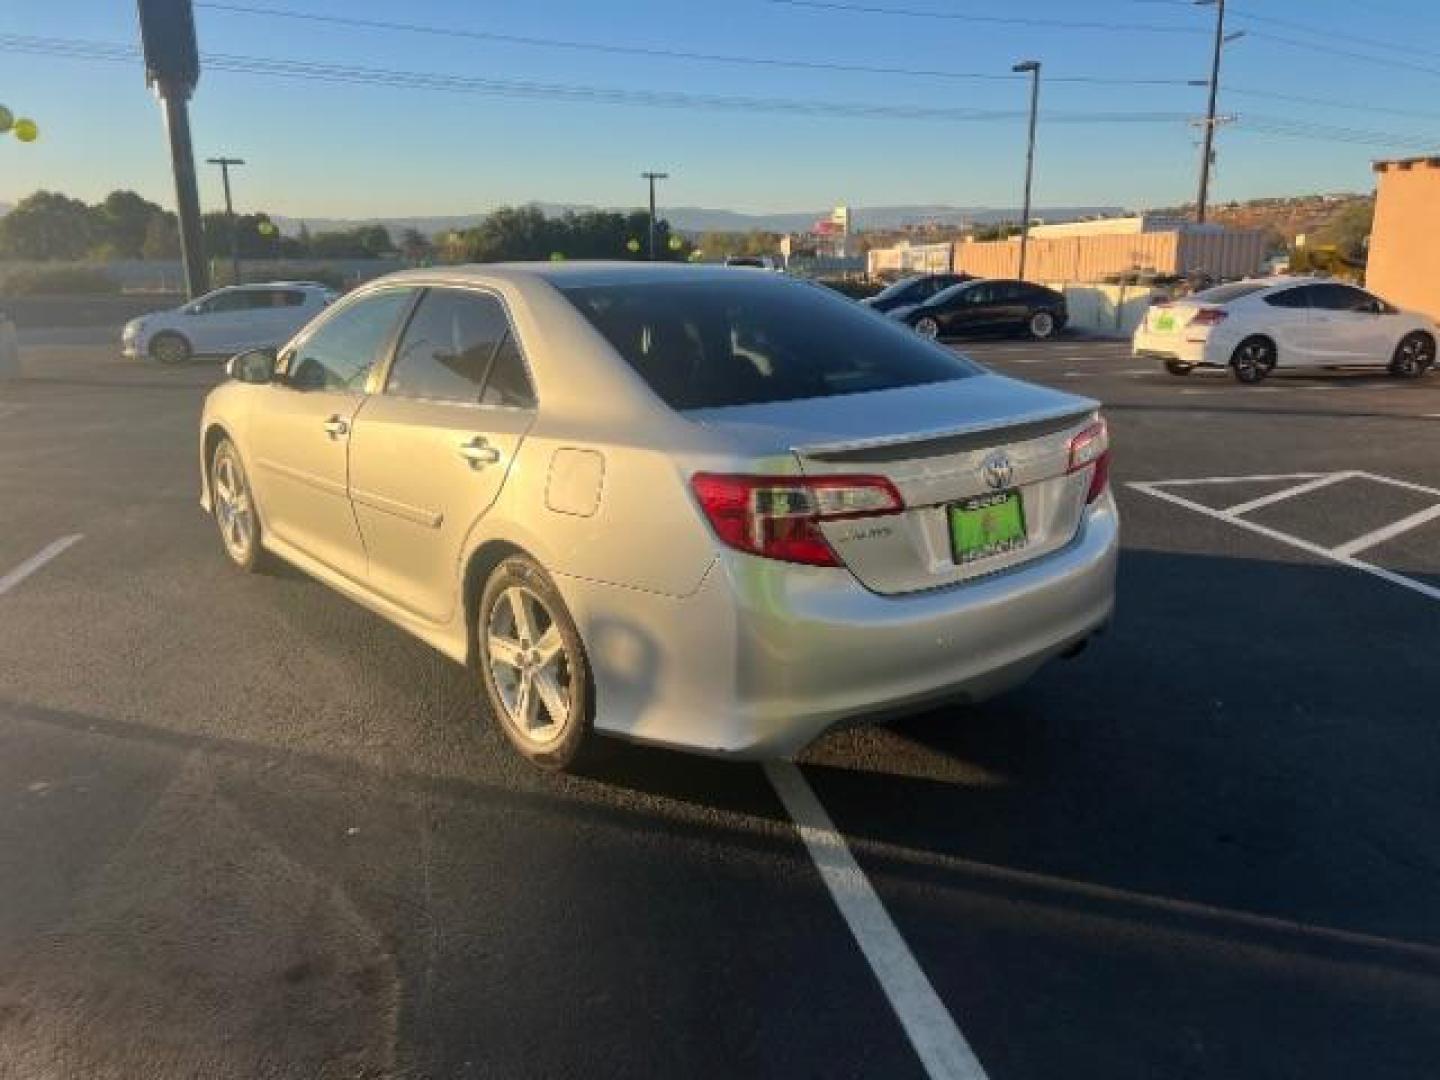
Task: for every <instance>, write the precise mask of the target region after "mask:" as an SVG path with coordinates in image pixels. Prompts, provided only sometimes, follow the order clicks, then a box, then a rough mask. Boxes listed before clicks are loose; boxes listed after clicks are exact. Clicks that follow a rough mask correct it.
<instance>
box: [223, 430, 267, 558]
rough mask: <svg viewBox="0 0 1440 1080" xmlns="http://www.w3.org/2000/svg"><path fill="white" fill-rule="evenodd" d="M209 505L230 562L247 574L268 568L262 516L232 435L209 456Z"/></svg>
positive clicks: (224, 439)
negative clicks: (256, 506) (262, 533)
mask: <svg viewBox="0 0 1440 1080" xmlns="http://www.w3.org/2000/svg"><path fill="white" fill-rule="evenodd" d="M210 504H211V507H212V509H213V511H214V514H215V523H216V524H217V525H218V526H219V527H220V542H221V543H222V544H223V545H224V546H225V554H226V555H228V556H229V557H230V561H231V562H232V563H234V564H235V565H236V566H238V567H239V568H240V569H241V570H243V571H245V573H247V574H254V573H257V572H259V571H261V570H263V569H265V565H266V558H265V549H264V548H263V547H261V546H260V515H259V513H257V511H256V509H255V496H254V495H253V494H252V492H251V491H250V481H249V479H248V478H247V477H246V475H245V465H244V463H243V462H241V460H240V452H239V451H238V450H237V449H236V448H235V444H234V443H233V442H231V441H230V440H229V438H223V439H221V440H220V442H219V443H218V444H216V446H215V453H214V454H213V455H211V458H210Z"/></svg>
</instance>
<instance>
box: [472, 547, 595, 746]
mask: <svg viewBox="0 0 1440 1080" xmlns="http://www.w3.org/2000/svg"><path fill="white" fill-rule="evenodd" d="M475 626H476V629H475V633H476V639H475V643H476V648H475V656H476V658H477V661H478V666H479V668H480V681H481V685H482V686H483V687H484V689H485V697H486V699H487V701H488V702H489V705H490V712H491V715H492V716H494V718H495V722H496V724H497V725H498V726H499V728H500V730H501V731H502V732H503V733H504V735H505V737H506V738H507V739H508V740H509V741H510V745H511V746H513V747H515V749H516V750H518V751H519V752H520V754H521V755H523V756H524V757H526V758H527V759H529V760H530V761H531V762H533V763H534V764H536V765H538V766H540V767H541V768H542V769H549V770H552V771H557V772H558V771H566V770H571V769H574V768H575V767H576V766H577V765H578V764H579V763H580V761H581V758H582V754H584V753H586V752H587V751H589V750H590V749H591V744H592V743H593V742H594V741H595V736H594V734H593V732H592V727H593V721H594V716H593V702H592V699H591V690H590V687H591V682H590V665H589V661H588V660H587V659H586V656H585V647H584V643H583V642H582V641H581V640H580V632H579V630H578V629H576V627H575V621H574V620H573V619H572V618H571V617H570V612H569V611H568V610H567V609H566V607H565V602H564V601H563V600H562V599H561V598H560V593H559V592H558V591H557V590H556V588H555V586H554V584H552V583H551V581H550V578H549V577H548V576H547V575H546V573H545V571H544V570H543V569H541V567H540V565H539V564H538V563H536V562H535V561H534V560H533V559H530V558H528V557H527V556H524V555H515V556H511V557H510V558H508V559H505V560H504V561H503V562H501V563H500V565H499V566H497V567H496V568H495V570H494V572H493V573H492V574H491V575H490V578H489V580H488V581H486V582H485V588H484V591H483V592H482V593H481V595H480V604H479V607H478V610H477V612H476V623H475Z"/></svg>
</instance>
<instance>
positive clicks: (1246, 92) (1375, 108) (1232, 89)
mask: <svg viewBox="0 0 1440 1080" xmlns="http://www.w3.org/2000/svg"><path fill="white" fill-rule="evenodd" d="M1225 93H1227V94H1229V95H1231V96H1232V97H1233V96H1239V97H1250V98H1265V99H1268V100H1270V101H1288V102H1291V103H1293V104H1296V105H1318V106H1320V107H1322V108H1326V109H1345V110H1347V111H1350V112H1368V113H1377V114H1384V115H1387V116H1405V117H1412V118H1415V119H1419V120H1440V112H1427V111H1425V110H1424V109H1399V108H1394V107H1391V106H1388V105H1363V104H1359V103H1357V102H1354V101H1342V100H1340V99H1339V98H1323V97H1310V96H1308V95H1305V94H1283V93H1279V92H1277V91H1274V90H1254V89H1251V88H1248V87H1240V86H1230V85H1229V84H1226V86H1225Z"/></svg>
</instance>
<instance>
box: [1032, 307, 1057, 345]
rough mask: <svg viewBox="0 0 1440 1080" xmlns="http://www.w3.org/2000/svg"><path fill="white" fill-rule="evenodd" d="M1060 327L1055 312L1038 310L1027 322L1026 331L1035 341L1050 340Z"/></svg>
mask: <svg viewBox="0 0 1440 1080" xmlns="http://www.w3.org/2000/svg"><path fill="white" fill-rule="evenodd" d="M1059 329H1060V323H1059V321H1058V320H1057V319H1056V318H1055V315H1054V313H1053V312H1049V311H1036V312H1034V313H1032V314H1031V316H1030V319H1029V321H1028V322H1026V324H1025V332H1026V333H1027V334H1029V335H1030V337H1031V338H1032V339H1033V340H1035V341H1048V340H1049V339H1050V338H1052V337H1054V336H1055V334H1056V332H1057V331H1058V330H1059Z"/></svg>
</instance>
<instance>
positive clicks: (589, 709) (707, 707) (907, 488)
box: [200, 263, 1119, 768]
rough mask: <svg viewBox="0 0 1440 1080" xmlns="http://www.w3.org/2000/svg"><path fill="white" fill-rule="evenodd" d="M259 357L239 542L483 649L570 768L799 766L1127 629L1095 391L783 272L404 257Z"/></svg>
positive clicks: (207, 459)
mask: <svg viewBox="0 0 1440 1080" xmlns="http://www.w3.org/2000/svg"><path fill="white" fill-rule="evenodd" d="M230 373H231V375H232V376H233V378H232V379H231V381H229V382H227V383H225V384H223V385H222V386H220V387H218V388H217V389H216V390H214V391H213V392H212V393H211V394H210V397H209V399H208V400H207V402H206V405H205V412H204V417H203V420H202V423H201V431H200V435H201V446H200V450H201V463H202V467H203V476H204V490H203V495H202V501H203V502H204V504H205V506H206V507H207V508H210V509H211V510H213V512H214V514H215V517H216V519H217V521H218V523H219V527H220V534H221V539H222V540H223V542H224V547H225V551H226V552H227V553H228V554H229V557H230V558H231V559H232V560H233V561H234V562H235V563H236V564H237V565H239V566H240V567H242V568H244V569H255V568H257V567H259V566H260V565H261V564H262V563H263V562H264V560H265V559H266V558H268V557H271V556H279V557H280V558H282V559H284V560H286V561H288V562H290V563H293V564H295V565H296V566H298V567H300V568H301V569H303V570H305V571H307V572H309V573H310V574H312V575H314V576H315V577H317V578H319V579H321V580H322V581H324V582H326V583H327V584H330V585H332V586H333V587H334V588H336V589H337V590H339V591H340V592H342V593H344V594H345V595H347V596H349V597H351V598H353V599H355V600H357V601H359V602H360V603H362V604H365V605H367V606H369V607H370V608H372V609H374V610H375V611H377V612H379V613H380V614H382V615H384V616H385V617H387V618H389V619H391V620H393V621H394V622H395V623H398V624H399V625H400V626H402V627H404V628H405V629H407V630H409V631H410V632H412V633H414V634H415V635H417V636H418V637H420V638H422V639H424V640H425V641H427V642H429V643H431V644H432V645H434V646H435V647H436V648H438V649H439V650H441V651H442V652H444V653H446V654H447V655H449V656H451V657H453V658H454V659H455V660H457V661H461V662H464V663H468V664H470V665H472V666H473V669H474V670H475V672H476V674H477V677H478V678H479V679H480V680H481V683H482V685H483V687H484V690H485V693H486V695H487V697H488V699H489V702H490V705H491V707H492V711H493V713H494V715H495V717H496V719H497V720H498V722H499V725H500V727H501V728H502V730H503V731H504V732H505V734H506V735H507V736H508V737H509V739H510V741H511V742H512V743H513V744H514V745H515V746H516V747H517V748H518V749H519V750H520V751H521V752H522V753H523V754H525V755H527V756H528V757H530V758H531V759H533V760H534V761H536V762H538V763H540V764H542V765H546V766H549V767H555V768H560V767H565V766H568V765H571V764H572V763H573V762H575V760H576V758H577V755H578V754H579V753H580V751H581V750H582V747H584V746H585V745H586V743H587V740H588V739H589V738H590V737H591V735H592V732H596V731H598V732H603V733H607V734H614V735H620V736H624V737H627V738H630V739H636V740H641V741H645V742H652V743H660V744H664V745H667V746H676V747H684V748H687V749H692V750H699V751H704V752H710V753H717V754H733V755H748V756H778V755H785V754H789V753H792V752H794V751H795V750H797V749H799V748H800V747H802V746H804V745H805V744H806V743H807V742H809V741H811V740H813V739H814V738H815V737H816V736H818V735H819V734H821V733H822V732H824V731H825V730H826V729H827V728H829V727H831V726H833V725H835V724H837V723H839V722H842V721H848V720H851V719H853V718H863V717H870V716H877V715H881V714H888V713H893V712H897V711H900V710H903V709H907V708H913V707H917V706H921V705H924V704H926V703H930V702H934V701H938V700H949V699H958V700H970V701H974V700H979V699H982V698H984V697H987V696H989V695H992V694H995V693H997V692H999V691H1001V690H1004V689H1006V688H1007V687H1011V686H1014V685H1015V684H1017V683H1018V682H1020V681H1021V680H1023V679H1025V678H1026V677H1028V676H1029V675H1030V674H1032V673H1033V672H1034V671H1035V670H1036V669H1037V668H1039V667H1040V666H1041V665H1042V664H1043V663H1044V662H1045V661H1047V660H1049V659H1050V658H1052V657H1055V656H1058V655H1061V654H1064V653H1068V652H1072V651H1075V650H1077V649H1078V648H1079V646H1081V645H1083V644H1084V643H1085V642H1086V640H1087V639H1088V638H1089V637H1090V636H1091V635H1093V634H1095V633H1096V632H1097V631H1099V630H1100V629H1101V628H1102V627H1103V626H1104V625H1105V624H1106V622H1107V621H1108V619H1109V618H1110V613H1111V608H1112V604H1113V595H1114V579H1115V564H1116V553H1117V549H1118V536H1119V522H1118V519H1117V515H1116V509H1115V504H1114V501H1113V499H1112V497H1111V495H1110V491H1109V485H1108V464H1109V447H1108V436H1107V433H1106V428H1105V423H1104V421H1103V420H1102V419H1101V418H1100V417H1099V415H1098V413H1097V411H1096V405H1095V403H1094V402H1093V401H1088V400H1085V399H1083V398H1078V397H1073V396H1071V395H1068V394H1063V393H1059V392H1056V391H1052V390H1047V389H1042V388H1039V387H1035V386H1031V385H1028V384H1025V383H1021V382H1016V381H1014V380H1011V379H1007V378H1002V377H1000V376H998V375H994V374H991V373H989V372H988V371H986V370H985V369H983V368H981V367H979V366H978V365H976V364H974V363H972V362H970V361H968V360H966V359H964V358H962V357H959V356H957V355H956V354H954V353H952V352H950V351H949V350H947V349H945V348H943V347H941V346H939V345H936V344H934V343H933V342H929V341H925V340H922V339H921V338H919V337H918V336H916V335H915V334H914V333H912V332H911V331H909V330H908V329H906V328H905V327H903V326H900V325H898V324H896V323H894V322H893V321H892V320H889V319H886V318H885V317H884V316H882V315H879V314H877V313H875V312H871V311H867V310H866V309H864V308H862V307H860V306H859V305H857V304H852V303H850V302H849V301H848V300H846V299H844V298H843V297H841V296H839V295H838V294H834V293H831V292H830V291H829V290H826V289H822V288H817V287H815V286H813V285H809V284H806V283H804V282H799V281H793V280H789V279H787V278H785V277H783V276H780V275H771V274H755V275H749V274H736V273H735V272H734V271H733V270H726V269H725V268H723V267H699V266H696V267H685V266H673V265H663V264H658V265H656V264H651V265H646V264H638V263H627V264H604V263H589V264H586V263H571V264H541V265H508V266H507V265H494V266H470V267H455V268H436V269H430V270H417V271H409V272H405V273H400V274H395V275H392V276H390V277H387V278H383V279H380V280H378V281H375V282H372V283H370V284H369V285H367V286H365V287H363V288H361V289H359V290H357V291H356V292H354V293H352V294H350V295H349V296H348V297H346V298H345V299H344V300H342V301H340V302H339V303H337V304H335V305H334V306H333V307H331V308H330V309H328V310H327V311H326V312H325V313H324V314H323V315H322V316H321V317H320V318H319V319H317V320H316V321H315V322H314V323H312V324H311V325H310V326H308V327H306V328H305V330H303V331H302V332H301V333H300V335H299V336H298V337H297V338H296V339H295V340H293V341H291V342H290V343H289V344H288V345H286V346H285V347H284V348H283V349H282V350H280V351H279V354H278V357H277V356H276V355H275V354H274V353H271V352H267V351H256V352H251V353H246V354H242V355H240V356H238V357H236V358H235V359H233V360H232V361H231V364H230Z"/></svg>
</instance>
